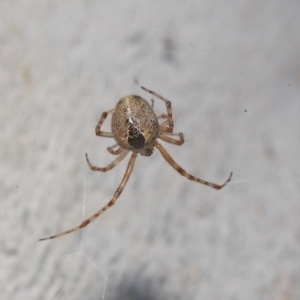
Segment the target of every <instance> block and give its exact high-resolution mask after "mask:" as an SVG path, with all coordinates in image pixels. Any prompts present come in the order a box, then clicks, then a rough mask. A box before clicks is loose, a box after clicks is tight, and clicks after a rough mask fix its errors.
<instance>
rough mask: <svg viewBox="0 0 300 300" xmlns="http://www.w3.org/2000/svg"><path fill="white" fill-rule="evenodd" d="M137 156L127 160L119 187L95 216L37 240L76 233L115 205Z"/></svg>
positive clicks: (134, 155) (134, 154)
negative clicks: (75, 225)
mask: <svg viewBox="0 0 300 300" xmlns="http://www.w3.org/2000/svg"><path fill="white" fill-rule="evenodd" d="M137 155H138V153H135V152H134V153H133V154H132V155H131V158H130V160H129V163H128V166H127V169H126V172H125V174H124V176H123V179H122V181H121V183H120V185H119V187H118V188H117V190H116V191H115V193H114V196H113V198H112V199H111V200H110V201H109V202H108V203H107V204H106V205H105V206H104V207H102V208H101V209H100V210H99V211H97V212H96V213H95V214H93V215H92V216H91V217H90V218H88V219H87V220H85V221H83V222H82V223H81V224H80V225H79V226H77V227H74V228H72V229H70V230H67V231H64V232H62V233H59V234H56V235H53V236H50V237H47V238H42V239H39V240H40V241H44V240H49V239H54V238H57V237H60V236H63V235H66V234H68V233H71V232H74V231H78V230H80V229H82V228H84V227H86V226H87V225H88V224H90V223H91V222H93V221H94V220H95V219H96V218H97V217H99V216H100V215H101V214H103V213H104V212H105V211H106V210H107V209H108V208H109V207H111V206H113V205H114V204H115V202H116V201H117V199H118V198H119V196H120V195H121V193H122V191H123V190H124V188H125V186H126V183H127V182H128V179H129V177H130V175H131V173H132V170H133V167H134V163H135V160H136V157H137Z"/></svg>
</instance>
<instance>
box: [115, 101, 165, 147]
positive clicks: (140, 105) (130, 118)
mask: <svg viewBox="0 0 300 300" xmlns="http://www.w3.org/2000/svg"><path fill="white" fill-rule="evenodd" d="M158 129H159V127H158V121H157V117H156V115H155V113H154V111H153V109H152V108H151V106H150V105H149V103H148V102H147V101H146V100H145V99H143V98H141V97H139V96H136V95H130V96H126V97H124V98H122V99H121V100H120V101H119V102H118V103H117V104H116V107H115V108H114V111H113V114H112V122H111V130H112V133H113V136H114V139H115V140H116V142H117V143H118V144H119V145H120V146H121V147H122V148H124V149H127V150H142V149H145V148H147V147H149V146H152V145H153V143H154V142H155V140H156V138H157V135H158Z"/></svg>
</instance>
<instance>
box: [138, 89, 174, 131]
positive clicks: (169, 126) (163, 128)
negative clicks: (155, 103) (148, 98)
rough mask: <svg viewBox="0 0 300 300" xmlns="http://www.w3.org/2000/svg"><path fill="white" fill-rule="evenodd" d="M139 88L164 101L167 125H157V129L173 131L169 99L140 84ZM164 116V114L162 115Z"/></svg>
mask: <svg viewBox="0 0 300 300" xmlns="http://www.w3.org/2000/svg"><path fill="white" fill-rule="evenodd" d="M141 88H142V89H143V90H145V91H146V92H148V93H150V94H152V95H154V96H156V97H157V98H159V99H160V100H162V101H164V102H165V104H166V108H167V114H168V115H167V118H168V127H164V126H159V131H160V132H168V133H172V132H173V127H174V122H173V115H172V103H171V101H170V100H168V99H166V98H164V97H163V96H161V95H159V94H157V93H155V92H153V91H151V90H148V89H147V88H145V87H143V86H141ZM162 116H165V115H162Z"/></svg>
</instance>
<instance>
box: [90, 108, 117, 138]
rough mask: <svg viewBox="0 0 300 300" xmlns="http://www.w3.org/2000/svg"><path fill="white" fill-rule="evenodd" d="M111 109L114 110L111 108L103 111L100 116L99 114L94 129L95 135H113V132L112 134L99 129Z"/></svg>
mask: <svg viewBox="0 0 300 300" xmlns="http://www.w3.org/2000/svg"><path fill="white" fill-rule="evenodd" d="M113 111H114V110H113V109H111V110H109V111H105V112H104V113H103V114H102V116H101V118H100V120H99V122H98V124H97V126H96V129H95V131H96V135H98V136H104V137H113V134H112V133H111V132H106V131H101V130H100V129H101V126H102V124H103V122H104V121H105V119H106V118H107V116H108V115H109V114H111V113H112V112H113Z"/></svg>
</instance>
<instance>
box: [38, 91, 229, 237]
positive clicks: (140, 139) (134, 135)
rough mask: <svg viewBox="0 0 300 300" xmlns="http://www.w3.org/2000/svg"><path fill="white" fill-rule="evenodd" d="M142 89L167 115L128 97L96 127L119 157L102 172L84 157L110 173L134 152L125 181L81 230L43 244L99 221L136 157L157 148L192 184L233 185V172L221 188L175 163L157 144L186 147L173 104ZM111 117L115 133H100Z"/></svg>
mask: <svg viewBox="0 0 300 300" xmlns="http://www.w3.org/2000/svg"><path fill="white" fill-rule="evenodd" d="M141 88H142V89H143V90H145V91H147V92H149V93H150V94H152V95H154V96H156V97H158V98H159V99H161V100H162V101H164V102H165V104H166V108H167V114H162V115H160V116H156V115H155V113H154V111H153V103H152V106H150V105H149V104H148V102H147V101H146V100H144V99H143V98H141V97H139V96H135V95H129V96H126V97H124V98H122V99H121V100H120V101H119V102H118V104H117V105H116V107H115V108H114V109H111V110H109V111H106V112H104V113H103V114H102V116H101V118H100V120H99V122H98V125H97V126H96V135H98V136H104V137H109V138H114V139H115V141H116V142H117V144H115V145H114V146H112V147H108V148H107V150H108V152H110V153H111V154H113V155H118V157H117V158H116V159H115V160H114V161H113V162H112V163H111V164H109V165H108V166H107V167H105V168H99V167H95V166H93V165H92V164H91V163H90V161H89V159H88V156H87V154H85V155H86V161H87V163H88V165H89V166H90V168H91V169H92V170H93V171H101V172H107V171H109V170H111V169H113V168H114V167H115V166H116V165H117V164H118V163H119V162H120V161H122V160H123V159H124V158H125V156H126V155H127V154H128V153H129V152H130V151H131V152H132V154H131V158H130V160H129V163H128V166H127V169H126V171H125V174H124V177H123V179H122V181H121V184H120V185H119V187H118V189H117V190H116V192H115V193H114V196H113V198H112V199H111V200H110V201H109V202H108V203H107V204H106V205H105V206H104V207H103V208H101V209H100V210H99V211H97V212H96V213H95V214H94V215H92V216H91V217H90V218H88V219H87V220H85V221H84V222H82V223H81V224H80V225H79V226H77V227H75V228H72V229H70V230H67V231H64V232H62V233H59V234H56V235H53V236H50V237H47V238H43V239H40V241H43V240H47V239H54V238H56V237H59V236H62V235H65V234H68V233H71V232H74V231H77V230H80V229H81V228H84V227H86V226H87V225H88V224H90V223H91V222H92V221H94V220H95V219H96V218H97V217H99V216H100V215H101V214H102V213H104V212H105V211H106V210H107V209H108V208H109V207H111V206H113V205H114V204H115V202H116V201H117V199H118V198H119V196H120V195H121V193H122V191H123V190H124V188H125V186H126V184H127V182H128V179H129V177H130V175H131V173H132V170H133V167H134V163H135V160H136V157H137V155H138V154H141V155H142V156H150V155H151V154H152V153H153V150H154V147H156V148H157V149H158V150H159V151H160V153H161V154H162V156H163V157H164V158H165V160H166V161H167V162H168V163H169V164H170V165H171V166H172V167H173V168H174V169H175V170H176V171H177V172H178V173H179V174H181V175H182V176H185V177H186V178H188V179H190V180H193V181H196V182H199V183H202V184H205V185H207V186H210V187H212V188H214V189H217V190H220V189H221V188H223V187H224V186H225V185H226V184H227V183H228V182H229V181H230V179H231V177H232V172H231V173H230V175H229V178H228V179H227V180H226V181H225V183H223V184H222V185H218V184H215V183H211V182H208V181H205V180H203V179H200V178H197V177H194V176H193V175H191V174H189V173H187V172H186V171H185V170H183V169H182V168H181V167H180V166H179V165H178V164H177V163H176V162H175V161H174V160H173V158H172V157H171V156H170V154H169V153H168V152H167V151H166V149H165V148H164V147H163V146H162V145H161V144H160V143H159V142H158V141H157V139H158V138H160V139H161V140H163V141H165V142H168V143H171V144H173V145H177V146H181V145H182V144H183V143H184V139H183V134H182V133H173V127H174V123H173V118H172V107H171V101H169V100H167V99H165V98H164V97H162V96H160V95H158V94H157V93H155V92H153V91H150V90H148V89H146V88H145V87H143V86H142V87H141ZM111 113H112V122H111V129H112V132H104V131H101V126H102V124H103V122H104V121H105V119H106V117H107V115H108V114H111ZM158 119H166V120H165V121H163V122H162V123H160V124H159V123H158ZM171 136H177V137H178V138H179V139H174V138H173V137H171ZM116 147H118V148H117V150H114V149H113V148H116Z"/></svg>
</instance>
